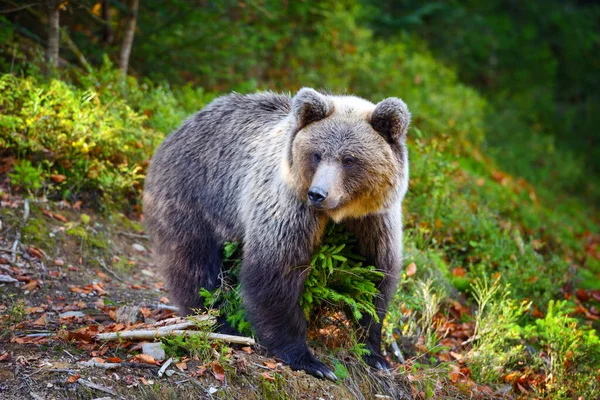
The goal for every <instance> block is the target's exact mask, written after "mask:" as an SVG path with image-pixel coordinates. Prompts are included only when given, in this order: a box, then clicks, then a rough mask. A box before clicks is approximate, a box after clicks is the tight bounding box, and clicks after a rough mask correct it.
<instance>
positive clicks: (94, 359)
mask: <svg viewBox="0 0 600 400" xmlns="http://www.w3.org/2000/svg"><path fill="white" fill-rule="evenodd" d="M90 361H92V362H95V363H100V364H104V363H105V362H106V361H104V358H102V357H92V358H91V359H90Z"/></svg>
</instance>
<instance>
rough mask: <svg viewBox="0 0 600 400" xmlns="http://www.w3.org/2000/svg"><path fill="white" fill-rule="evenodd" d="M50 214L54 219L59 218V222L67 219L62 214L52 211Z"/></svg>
mask: <svg viewBox="0 0 600 400" xmlns="http://www.w3.org/2000/svg"><path fill="white" fill-rule="evenodd" d="M52 215H53V216H54V218H55V219H57V220H59V221H60V222H67V221H68V220H67V219H66V218H65V217H64V216H62V215H60V214H57V213H54V214H52Z"/></svg>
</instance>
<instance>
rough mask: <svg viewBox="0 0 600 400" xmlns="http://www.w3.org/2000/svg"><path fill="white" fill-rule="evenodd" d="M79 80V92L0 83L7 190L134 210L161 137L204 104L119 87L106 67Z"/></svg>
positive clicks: (187, 91)
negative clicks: (9, 158)
mask: <svg viewBox="0 0 600 400" xmlns="http://www.w3.org/2000/svg"><path fill="white" fill-rule="evenodd" d="M80 80H81V83H82V85H83V87H81V88H80V87H78V86H74V85H69V84H67V83H65V82H63V81H59V80H49V81H45V80H41V79H36V78H34V77H28V78H22V79H21V78H16V77H14V76H12V75H3V76H2V77H1V78H0V91H2V93H3V95H2V98H0V109H2V111H3V112H2V114H0V148H4V149H8V150H9V152H10V153H12V154H14V155H15V156H17V157H18V158H19V159H20V161H19V162H18V163H16V165H15V167H14V171H13V172H12V174H11V175H10V176H11V179H12V182H13V184H14V185H15V186H21V187H23V188H26V189H27V190H29V191H31V192H36V191H38V190H39V189H41V188H42V187H43V188H44V191H45V193H46V194H47V195H48V196H50V197H54V198H67V199H75V198H80V197H81V196H87V197H88V198H91V199H92V200H97V201H98V203H101V204H102V206H103V207H107V208H108V207H110V206H118V207H122V206H123V205H125V204H127V203H129V204H135V203H136V202H137V201H138V199H139V197H140V193H141V190H142V187H143V180H144V173H145V169H146V168H147V165H148V160H149V157H150V156H151V154H152V152H153V151H154V149H155V148H156V146H157V145H158V144H159V143H160V141H161V140H162V138H163V137H164V134H165V133H166V132H169V131H170V130H171V129H173V128H174V127H176V126H177V125H178V124H180V123H181V120H182V119H183V118H184V117H185V116H186V115H188V114H189V113H190V112H191V109H192V108H194V107H201V106H202V104H204V102H207V101H209V100H210V98H211V96H207V95H205V94H204V92H203V91H202V90H201V89H192V88H191V87H182V88H179V89H177V90H175V91H171V90H170V89H169V88H168V87H163V86H155V85H152V84H139V83H138V82H137V81H136V80H135V79H128V80H127V81H126V82H124V81H123V80H122V78H121V77H120V75H119V74H118V72H117V71H116V70H114V69H113V68H112V66H111V65H110V64H109V63H106V64H105V65H104V67H103V68H101V69H100V70H99V71H97V73H95V74H89V75H84V76H81V77H80ZM192 104H193V105H192ZM187 110H190V111H187ZM53 175H54V176H56V175H63V176H65V177H66V180H64V181H57V180H52V179H50V178H51V177H52V176H53Z"/></svg>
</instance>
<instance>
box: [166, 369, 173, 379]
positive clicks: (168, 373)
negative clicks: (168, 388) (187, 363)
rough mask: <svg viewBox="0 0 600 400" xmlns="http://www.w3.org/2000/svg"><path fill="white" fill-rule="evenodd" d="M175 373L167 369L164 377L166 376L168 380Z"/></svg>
mask: <svg viewBox="0 0 600 400" xmlns="http://www.w3.org/2000/svg"><path fill="white" fill-rule="evenodd" d="M174 373H175V371H173V370H172V369H168V370H166V371H165V375H166V376H168V377H169V378H170V377H171V376H172V375H173V374H174Z"/></svg>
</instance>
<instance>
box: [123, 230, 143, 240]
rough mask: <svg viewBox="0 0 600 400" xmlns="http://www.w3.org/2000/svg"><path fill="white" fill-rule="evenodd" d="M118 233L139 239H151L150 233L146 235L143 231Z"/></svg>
mask: <svg viewBox="0 0 600 400" xmlns="http://www.w3.org/2000/svg"><path fill="white" fill-rule="evenodd" d="M116 233H117V235H123V236H129V237H132V238H138V239H150V235H146V234H143V233H133V232H124V231H116Z"/></svg>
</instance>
